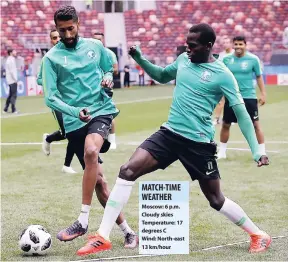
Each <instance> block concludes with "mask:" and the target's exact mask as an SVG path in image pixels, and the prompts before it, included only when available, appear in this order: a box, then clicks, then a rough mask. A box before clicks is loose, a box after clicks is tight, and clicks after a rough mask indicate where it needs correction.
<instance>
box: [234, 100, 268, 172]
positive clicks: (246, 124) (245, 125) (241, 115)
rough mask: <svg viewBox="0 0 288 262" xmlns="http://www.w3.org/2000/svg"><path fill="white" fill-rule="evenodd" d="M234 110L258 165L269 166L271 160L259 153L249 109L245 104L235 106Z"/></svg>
mask: <svg viewBox="0 0 288 262" xmlns="http://www.w3.org/2000/svg"><path fill="white" fill-rule="evenodd" d="M232 109H233V111H234V113H235V115H236V117H237V121H238V124H239V127H240V129H241V132H242V134H243V135H244V137H245V138H246V140H247V142H248V144H249V146H250V148H251V151H252V154H253V158H254V160H255V161H256V162H257V163H258V166H259V167H260V166H265V165H269V159H268V157H267V156H263V155H261V153H260V151H259V145H258V141H257V138H256V134H255V129H254V126H253V123H252V120H251V118H250V116H249V114H248V112H247V109H246V107H245V105H244V104H239V105H234V106H232Z"/></svg>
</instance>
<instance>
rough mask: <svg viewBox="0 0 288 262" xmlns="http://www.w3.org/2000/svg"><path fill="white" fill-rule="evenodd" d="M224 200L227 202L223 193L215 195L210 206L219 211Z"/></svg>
mask: <svg viewBox="0 0 288 262" xmlns="http://www.w3.org/2000/svg"><path fill="white" fill-rule="evenodd" d="M224 202H225V198H224V196H222V195H220V196H213V197H212V198H211V199H209V204H210V206H211V207H212V208H214V209H216V210H217V211H219V210H220V209H221V208H222V206H223V204H224Z"/></svg>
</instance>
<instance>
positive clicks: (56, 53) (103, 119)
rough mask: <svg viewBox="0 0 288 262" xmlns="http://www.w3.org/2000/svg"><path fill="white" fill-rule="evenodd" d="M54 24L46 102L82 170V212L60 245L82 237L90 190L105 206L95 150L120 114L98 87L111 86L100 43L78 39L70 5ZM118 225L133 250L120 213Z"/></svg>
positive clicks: (46, 64) (45, 68)
mask: <svg viewBox="0 0 288 262" xmlns="http://www.w3.org/2000/svg"><path fill="white" fill-rule="evenodd" d="M54 21H55V25H56V28H57V31H58V32H59V34H60V38H61V40H60V41H59V43H58V44H57V45H55V46H54V47H53V48H52V49H50V50H49V51H48V52H47V53H46V55H45V56H44V58H43V60H42V78H43V88H44V94H45V102H46V104H47V106H48V107H51V108H52V109H53V110H57V111H60V112H61V113H62V114H63V121H64V126H65V131H66V137H67V139H68V141H69V143H71V144H72V145H73V149H74V152H75V154H76V155H77V157H78V159H79V161H80V163H81V165H82V167H83V169H84V176H83V182H82V208H81V213H80V215H79V217H78V219H77V220H76V221H75V222H74V223H73V224H72V225H71V226H69V227H68V228H66V229H63V230H61V231H60V232H59V233H58V234H57V238H58V239H59V240H60V241H71V240H73V239H74V238H76V237H79V236H82V235H84V234H85V233H86V232H87V229H88V218H89V212H90V208H91V201H92V197H93V191H94V188H95V185H96V193H97V197H98V198H99V197H100V199H99V201H100V203H101V204H102V205H103V206H105V205H106V202H107V199H108V196H109V191H108V188H107V186H106V189H105V184H103V179H102V177H101V175H100V173H101V170H99V169H100V168H101V166H100V165H99V164H98V161H99V151H100V150H102V148H103V142H104V140H106V138H107V136H108V133H109V130H110V128H111V122H112V119H113V118H114V117H116V116H117V115H118V113H119V110H118V109H117V108H116V107H115V105H114V103H113V101H112V99H110V98H109V97H108V96H107V95H106V93H105V91H104V89H103V88H102V86H105V87H108V88H112V87H113V82H112V73H113V68H112V64H111V60H110V58H109V57H108V55H107V52H106V50H105V49H104V47H103V44H102V43H101V42H100V41H98V40H95V39H90V38H89V39H88V38H82V37H79V35H78V30H79V19H78V15H77V13H76V10H75V8H74V7H73V6H64V7H61V8H59V9H58V10H57V11H56V12H55V14H54ZM103 72H104V76H103ZM109 144H110V143H109ZM104 145H105V142H104ZM99 183H100V184H99ZM97 185H99V186H98V187H97ZM97 190H98V191H97ZM117 224H118V225H119V226H120V228H121V229H122V231H123V232H124V234H125V247H128V248H134V247H136V245H137V242H138V241H137V239H138V238H137V236H136V234H135V233H134V232H133V230H132V229H131V228H130V227H129V226H128V224H127V222H126V221H125V220H124V218H123V215H122V214H120V216H119V217H118V220H117Z"/></svg>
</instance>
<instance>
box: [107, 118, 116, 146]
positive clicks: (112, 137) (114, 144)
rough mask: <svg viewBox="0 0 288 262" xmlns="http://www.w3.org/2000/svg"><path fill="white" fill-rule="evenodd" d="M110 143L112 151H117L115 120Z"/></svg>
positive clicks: (109, 137)
mask: <svg viewBox="0 0 288 262" xmlns="http://www.w3.org/2000/svg"><path fill="white" fill-rule="evenodd" d="M108 141H109V142H110V143H111V145H110V149H116V148H117V144H116V134H115V119H113V120H112V128H111V131H110V134H109V136H108Z"/></svg>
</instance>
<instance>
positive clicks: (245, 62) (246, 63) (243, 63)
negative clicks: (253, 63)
mask: <svg viewBox="0 0 288 262" xmlns="http://www.w3.org/2000/svg"><path fill="white" fill-rule="evenodd" d="M247 67H248V62H247V61H244V62H242V63H241V69H243V70H245V69H247Z"/></svg>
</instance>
